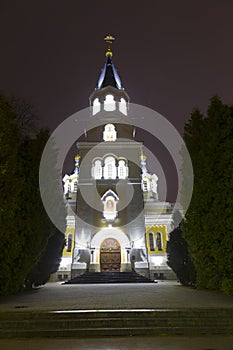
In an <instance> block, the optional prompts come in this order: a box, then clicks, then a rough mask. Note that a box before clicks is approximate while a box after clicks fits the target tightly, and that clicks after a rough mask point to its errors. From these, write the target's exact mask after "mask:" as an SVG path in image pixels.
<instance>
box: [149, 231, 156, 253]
mask: <svg viewBox="0 0 233 350" xmlns="http://www.w3.org/2000/svg"><path fill="white" fill-rule="evenodd" d="M149 244H150V251H151V252H153V251H154V250H155V245H154V234H153V233H152V232H150V233H149Z"/></svg>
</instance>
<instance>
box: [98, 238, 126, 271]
mask: <svg viewBox="0 0 233 350" xmlns="http://www.w3.org/2000/svg"><path fill="white" fill-rule="evenodd" d="M100 269H101V272H120V269H121V247H120V244H119V242H118V241H117V240H116V239H114V238H107V239H105V240H104V241H103V242H102V244H101V247H100Z"/></svg>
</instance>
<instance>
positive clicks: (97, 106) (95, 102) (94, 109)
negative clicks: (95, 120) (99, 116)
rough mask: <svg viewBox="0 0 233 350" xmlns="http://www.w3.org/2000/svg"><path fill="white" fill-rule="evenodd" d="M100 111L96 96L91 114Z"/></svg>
mask: <svg viewBox="0 0 233 350" xmlns="http://www.w3.org/2000/svg"><path fill="white" fill-rule="evenodd" d="M98 112H100V101H99V99H98V98H96V99H95V100H94V102H93V112H92V114H93V115H95V114H96V113H98Z"/></svg>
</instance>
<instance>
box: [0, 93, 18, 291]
mask: <svg viewBox="0 0 233 350" xmlns="http://www.w3.org/2000/svg"><path fill="white" fill-rule="evenodd" d="M21 142H22V139H21V135H20V131H19V128H18V126H17V125H16V116H15V114H14V112H13V110H12V108H11V105H10V103H9V101H8V100H7V98H6V97H5V96H4V95H3V94H0V242H1V243H0V244H1V246H0V266H1V275H0V294H10V293H13V292H15V291H16V290H18V289H20V288H21V287H22V284H23V282H22V278H21V276H19V275H18V274H17V272H18V270H17V264H18V263H19V261H20V258H19V257H20V253H21V236H20V234H19V231H18V228H17V226H16V225H15V218H16V211H17V208H18V207H19V206H20V203H21V198H20V192H21V191H20V189H21V188H22V186H23V179H22V178H21V177H20V176H19V174H18V168H19V165H20V160H19V147H20V144H21ZM20 273H21V272H20Z"/></svg>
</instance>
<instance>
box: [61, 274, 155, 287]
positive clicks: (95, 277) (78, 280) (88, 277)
mask: <svg viewBox="0 0 233 350" xmlns="http://www.w3.org/2000/svg"><path fill="white" fill-rule="evenodd" d="M97 283H152V281H151V280H150V279H148V278H146V277H144V276H142V275H140V274H138V273H136V272H86V273H84V274H83V275H81V276H78V277H75V278H73V279H71V280H69V281H67V282H65V284H97Z"/></svg>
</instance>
